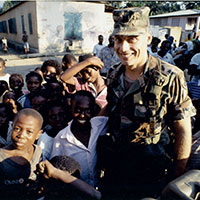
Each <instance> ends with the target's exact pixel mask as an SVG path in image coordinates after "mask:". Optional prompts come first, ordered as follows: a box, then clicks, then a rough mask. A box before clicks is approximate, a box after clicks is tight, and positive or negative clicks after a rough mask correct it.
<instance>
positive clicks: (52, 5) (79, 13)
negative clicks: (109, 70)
mask: <svg viewBox="0 0 200 200" xmlns="http://www.w3.org/2000/svg"><path fill="white" fill-rule="evenodd" d="M36 10H37V22H38V25H37V26H38V28H37V29H38V37H39V51H40V52H51V51H63V50H65V46H66V45H68V44H69V43H71V45H72V47H73V48H82V50H83V51H84V52H92V50H93V47H94V45H95V44H96V43H97V36H98V35H99V34H102V35H104V37H105V41H106V39H107V38H108V35H109V33H111V30H112V28H113V24H112V25H111V14H110V15H109V14H107V13H105V12H104V4H99V3H87V2H41V1H39V2H37V9H36ZM73 20H75V21H74V23H73ZM76 20H78V21H76ZM67 24H69V26H68V27H67V26H66V25H67ZM69 30H70V31H73V30H74V31H75V35H76V34H77V32H78V35H79V36H80V38H75V39H74V38H73V37H72V38H70V39H69V38H68V39H66V32H69ZM69 41H70V42H69Z"/></svg>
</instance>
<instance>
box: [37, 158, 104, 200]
mask: <svg viewBox="0 0 200 200" xmlns="http://www.w3.org/2000/svg"><path fill="white" fill-rule="evenodd" d="M38 172H39V175H40V174H41V175H42V176H38V177H40V180H42V181H40V182H43V184H42V187H43V194H44V196H45V198H44V199H48V200H51V199H52V200H55V199H70V200H72V199H76V200H77V199H80V196H81V199H87V200H88V198H89V199H91V198H92V199H101V193H100V192H99V191H97V190H95V189H94V188H93V187H92V186H90V185H88V184H87V183H85V182H83V181H81V180H80V179H78V178H79V177H80V172H81V168H80V165H79V163H78V162H77V161H76V160H74V159H73V158H71V157H68V156H55V157H53V158H52V159H51V160H50V162H49V161H47V160H45V161H43V162H41V163H39V168H38ZM43 176H44V177H45V180H44V179H43ZM78 197H79V198H78ZM84 197H85V198H84Z"/></svg>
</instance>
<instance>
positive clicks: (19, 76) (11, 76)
mask: <svg viewBox="0 0 200 200" xmlns="http://www.w3.org/2000/svg"><path fill="white" fill-rule="evenodd" d="M15 77H16V78H18V79H19V80H20V81H21V82H22V86H24V79H23V77H22V75H21V74H18V73H14V74H11V75H10V77H9V83H10V81H11V80H12V78H15Z"/></svg>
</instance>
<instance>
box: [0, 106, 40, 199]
mask: <svg viewBox="0 0 200 200" xmlns="http://www.w3.org/2000/svg"><path fill="white" fill-rule="evenodd" d="M42 123H43V119H42V116H41V115H40V114H39V113H38V112H37V111H35V110H33V109H29V108H27V109H23V110H21V111H20V112H18V114H17V115H16V116H15V118H14V121H13V129H12V135H11V138H12V143H11V144H9V145H7V146H5V147H4V148H1V149H0V194H1V198H2V199H8V198H11V197H12V199H26V197H25V196H26V191H27V188H28V185H27V182H28V180H30V179H31V180H35V179H36V174H35V173H34V171H35V170H36V165H37V164H38V163H39V161H40V157H41V149H40V147H38V146H37V145H34V142H35V140H37V139H38V138H39V136H40V134H41V133H42V130H41V127H42Z"/></svg>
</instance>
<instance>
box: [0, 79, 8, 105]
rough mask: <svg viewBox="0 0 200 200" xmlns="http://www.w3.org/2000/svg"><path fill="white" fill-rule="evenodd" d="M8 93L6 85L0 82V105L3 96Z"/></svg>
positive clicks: (4, 82)
mask: <svg viewBox="0 0 200 200" xmlns="http://www.w3.org/2000/svg"><path fill="white" fill-rule="evenodd" d="M7 91H9V87H8V83H7V82H6V81H1V80H0V103H2V102H3V95H4V94H5V93H6V92H7Z"/></svg>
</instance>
